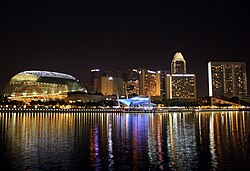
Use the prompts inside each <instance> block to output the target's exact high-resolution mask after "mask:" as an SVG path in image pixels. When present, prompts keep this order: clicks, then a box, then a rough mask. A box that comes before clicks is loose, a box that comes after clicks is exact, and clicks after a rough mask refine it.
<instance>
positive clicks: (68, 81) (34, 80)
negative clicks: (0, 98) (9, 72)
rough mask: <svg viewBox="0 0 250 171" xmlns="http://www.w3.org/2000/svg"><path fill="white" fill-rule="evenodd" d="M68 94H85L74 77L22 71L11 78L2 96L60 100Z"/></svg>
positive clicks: (55, 73)
mask: <svg viewBox="0 0 250 171" xmlns="http://www.w3.org/2000/svg"><path fill="white" fill-rule="evenodd" d="M69 92H87V90H86V88H85V87H83V86H82V85H81V84H80V82H79V80H77V79H76V78H75V77H73V76H71V75H69V74H64V73H59V72H52V71H35V70H30V71H23V72H20V73H18V74H16V75H15V76H13V77H12V78H11V80H10V82H9V84H8V85H7V86H6V87H5V90H4V94H5V95H6V96H9V97H11V98H12V99H23V98H26V99H27V98H36V99H39V98H40V99H42V98H43V99H44V98H50V99H51V98H62V97H65V95H66V94H67V93H69Z"/></svg>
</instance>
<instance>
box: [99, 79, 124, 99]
mask: <svg viewBox="0 0 250 171" xmlns="http://www.w3.org/2000/svg"><path fill="white" fill-rule="evenodd" d="M94 85H95V86H94V91H95V92H99V93H102V94H103V95H119V96H121V95H124V94H123V80H122V79H121V78H114V77H111V76H102V77H100V78H96V79H95V80H94Z"/></svg>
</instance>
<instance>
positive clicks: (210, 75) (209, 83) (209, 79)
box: [208, 62, 213, 97]
mask: <svg viewBox="0 0 250 171" xmlns="http://www.w3.org/2000/svg"><path fill="white" fill-rule="evenodd" d="M208 94H209V97H211V96H213V87H212V62H209V63H208Z"/></svg>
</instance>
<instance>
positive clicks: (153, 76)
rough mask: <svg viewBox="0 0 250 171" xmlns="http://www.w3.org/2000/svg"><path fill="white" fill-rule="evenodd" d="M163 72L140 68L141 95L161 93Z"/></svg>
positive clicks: (158, 94) (157, 94)
mask: <svg viewBox="0 0 250 171" xmlns="http://www.w3.org/2000/svg"><path fill="white" fill-rule="evenodd" d="M160 81H161V73H160V72H158V71H151V70H148V69H144V68H143V69H139V95H143V96H160V95H161V83H160Z"/></svg>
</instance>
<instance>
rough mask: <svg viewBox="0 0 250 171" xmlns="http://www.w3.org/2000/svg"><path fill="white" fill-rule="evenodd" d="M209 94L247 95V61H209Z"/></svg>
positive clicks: (224, 95) (221, 95) (216, 95)
mask: <svg viewBox="0 0 250 171" xmlns="http://www.w3.org/2000/svg"><path fill="white" fill-rule="evenodd" d="M208 87H209V96H213V97H218V98H220V97H229V98H230V97H233V96H238V97H240V98H243V96H244V95H247V75H246V63H245V62H209V63H208Z"/></svg>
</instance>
